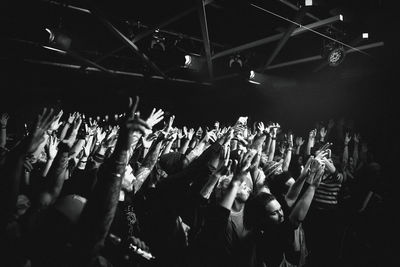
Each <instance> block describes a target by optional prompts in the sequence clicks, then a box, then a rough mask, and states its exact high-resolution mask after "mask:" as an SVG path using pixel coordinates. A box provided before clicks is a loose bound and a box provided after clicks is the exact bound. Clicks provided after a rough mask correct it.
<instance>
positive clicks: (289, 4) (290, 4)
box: [278, 0, 342, 32]
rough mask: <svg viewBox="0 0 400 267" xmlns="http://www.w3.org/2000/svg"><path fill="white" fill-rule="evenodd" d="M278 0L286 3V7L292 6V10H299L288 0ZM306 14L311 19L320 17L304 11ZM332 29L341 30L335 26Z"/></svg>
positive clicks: (317, 19)
mask: <svg viewBox="0 0 400 267" xmlns="http://www.w3.org/2000/svg"><path fill="white" fill-rule="evenodd" d="M278 1H279V2H281V3H282V4H285V5H287V6H288V7H290V8H292V9H294V10H299V9H300V8H299V7H298V6H296V5H294V4H292V3H290V2H288V1H286V0H278ZM306 16H307V17H309V18H311V19H313V20H316V21H319V20H321V19H320V18H318V17H316V16H314V15H313V14H311V13H309V12H307V13H306ZM332 29H334V30H335V31H337V32H342V30H339V29H338V28H336V27H332Z"/></svg>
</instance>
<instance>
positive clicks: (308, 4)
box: [304, 0, 313, 6]
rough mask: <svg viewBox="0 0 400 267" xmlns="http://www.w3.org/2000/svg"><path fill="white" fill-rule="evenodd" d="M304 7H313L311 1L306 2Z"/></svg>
mask: <svg viewBox="0 0 400 267" xmlns="http://www.w3.org/2000/svg"><path fill="white" fill-rule="evenodd" d="M304 5H305V6H312V5H313V0H306V1H305V3H304Z"/></svg>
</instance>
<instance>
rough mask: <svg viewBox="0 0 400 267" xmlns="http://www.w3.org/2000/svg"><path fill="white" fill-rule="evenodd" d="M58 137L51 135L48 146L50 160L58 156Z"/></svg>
mask: <svg viewBox="0 0 400 267" xmlns="http://www.w3.org/2000/svg"><path fill="white" fill-rule="evenodd" d="M58 143H59V141H58V139H57V137H56V136H54V135H51V136H50V139H49V145H48V147H47V155H48V157H49V160H53V159H54V158H55V157H56V156H57V151H58V149H57V146H58Z"/></svg>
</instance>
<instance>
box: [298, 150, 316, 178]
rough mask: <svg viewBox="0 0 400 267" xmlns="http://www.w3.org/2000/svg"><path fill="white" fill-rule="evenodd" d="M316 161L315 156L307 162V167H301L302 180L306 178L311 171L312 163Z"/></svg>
mask: <svg viewBox="0 0 400 267" xmlns="http://www.w3.org/2000/svg"><path fill="white" fill-rule="evenodd" d="M313 161H314V156H310V157H309V158H308V160H307V162H306V165H305V166H304V167H303V166H301V172H300V176H299V179H300V178H304V177H306V176H307V174H308V173H309V172H310V171H311V169H310V168H311V163H312V162H313Z"/></svg>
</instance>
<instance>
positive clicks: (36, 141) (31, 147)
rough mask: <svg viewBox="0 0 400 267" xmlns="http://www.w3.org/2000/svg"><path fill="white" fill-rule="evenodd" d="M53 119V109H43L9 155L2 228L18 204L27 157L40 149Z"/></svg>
mask: <svg viewBox="0 0 400 267" xmlns="http://www.w3.org/2000/svg"><path fill="white" fill-rule="evenodd" d="M53 120H54V115H53V109H50V110H47V109H46V108H45V109H43V112H42V113H41V114H39V115H38V116H37V119H36V122H35V124H34V125H33V128H32V129H31V131H30V132H29V134H28V136H27V137H26V138H25V139H24V140H23V141H22V142H21V143H19V145H18V146H16V147H15V148H14V149H13V150H11V151H10V152H9V154H8V155H7V158H6V162H5V164H4V166H3V169H2V170H1V175H0V177H1V180H0V183H1V186H0V190H1V191H0V227H2V229H4V228H3V227H4V226H5V224H6V223H7V221H8V219H9V218H10V216H11V214H12V213H13V212H14V209H15V207H16V204H17V197H18V194H19V190H20V182H21V177H22V170H23V166H24V161H25V158H26V157H27V156H28V155H31V154H32V153H33V152H34V151H36V150H37V149H38V147H39V145H40V144H41V143H42V142H43V139H44V136H45V134H46V132H47V130H48V129H49V128H50V125H51V123H52V122H53Z"/></svg>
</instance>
